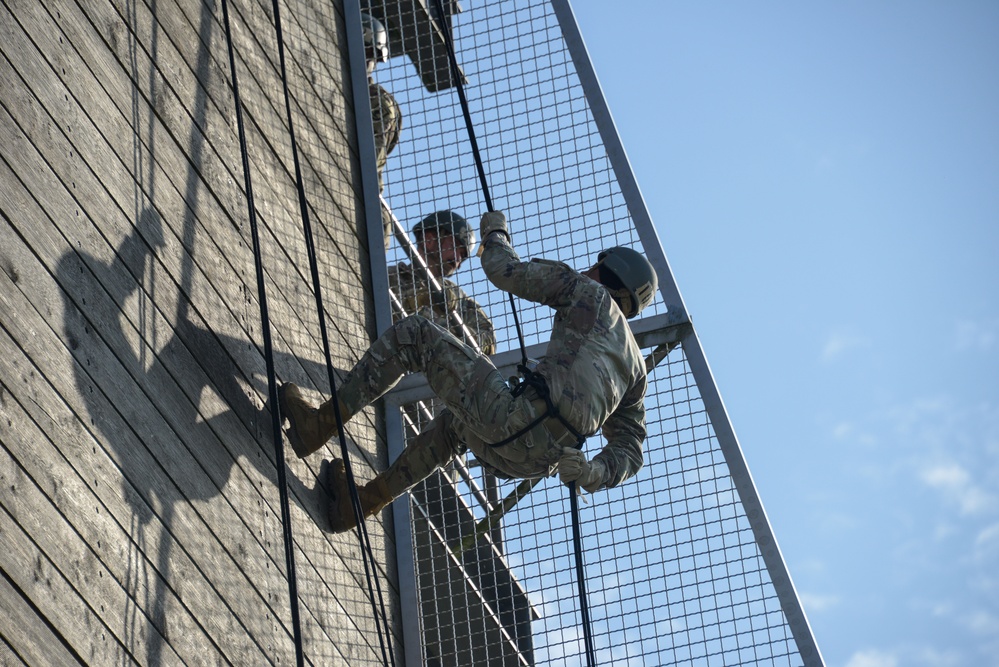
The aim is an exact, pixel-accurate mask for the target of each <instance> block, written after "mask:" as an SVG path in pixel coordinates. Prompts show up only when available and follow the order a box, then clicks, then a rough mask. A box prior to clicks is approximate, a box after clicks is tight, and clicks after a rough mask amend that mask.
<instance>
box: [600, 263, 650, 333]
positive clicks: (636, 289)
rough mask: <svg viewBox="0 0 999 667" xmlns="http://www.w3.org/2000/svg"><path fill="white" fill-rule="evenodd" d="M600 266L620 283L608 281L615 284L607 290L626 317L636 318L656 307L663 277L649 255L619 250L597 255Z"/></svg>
mask: <svg viewBox="0 0 999 667" xmlns="http://www.w3.org/2000/svg"><path fill="white" fill-rule="evenodd" d="M597 264H598V265H600V266H601V267H602V268H603V269H604V270H606V271H608V272H610V273H611V274H613V276H614V278H616V279H617V280H616V281H615V280H609V281H607V282H610V283H612V284H609V285H606V287H607V289H608V290H610V293H611V295H612V296H613V297H614V300H615V301H616V302H617V304H618V306H620V307H621V311H622V312H623V313H624V316H625V317H627V318H628V319H631V318H632V317H635V316H636V315H638V314H639V313H640V312H642V311H643V310H645V307H646V306H648V305H649V304H650V303H652V299H654V298H655V296H656V290H657V289H659V277H658V276H657V275H656V270H655V269H653V268H652V264H650V263H649V260H647V259H646V258H645V255H643V254H642V253H640V252H637V251H635V250H632V249H631V248H625V247H624V246H616V247H614V248H608V249H607V250H604V251H603V252H601V253H600V254H599V255H597ZM625 297H627V298H625Z"/></svg>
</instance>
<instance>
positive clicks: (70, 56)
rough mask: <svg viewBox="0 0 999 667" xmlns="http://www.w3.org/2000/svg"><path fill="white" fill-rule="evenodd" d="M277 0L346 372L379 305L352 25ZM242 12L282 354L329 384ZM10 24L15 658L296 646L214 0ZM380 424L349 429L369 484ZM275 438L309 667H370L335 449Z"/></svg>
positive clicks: (239, 36) (1, 254) (69, 6)
mask: <svg viewBox="0 0 999 667" xmlns="http://www.w3.org/2000/svg"><path fill="white" fill-rule="evenodd" d="M281 12H282V22H283V24H284V33H285V41H286V44H287V46H288V54H287V57H288V68H289V76H290V85H291V90H292V95H293V97H294V100H295V107H294V109H293V118H294V123H295V130H296V133H297V135H298V139H299V147H300V150H301V159H302V161H303V167H304V179H305V183H306V191H307V196H308V198H309V201H310V205H311V211H312V222H313V225H314V226H315V227H316V230H317V237H318V240H317V243H318V254H319V263H320V271H321V274H322V279H323V287H324V297H325V305H326V308H327V310H328V314H329V326H330V337H331V343H332V347H333V357H334V365H335V366H337V367H339V368H347V367H349V366H350V365H351V364H352V363H353V362H354V361H355V360H356V359H357V358H358V357H359V355H360V354H361V353H362V352H363V351H364V349H365V348H366V347H367V344H368V341H369V340H370V339H371V336H372V335H373V333H374V322H373V316H372V315H371V312H372V309H371V303H372V295H371V289H370V280H369V263H368V256H367V249H366V234H365V233H364V231H363V229H364V223H363V217H364V215H363V213H364V212H363V209H362V206H361V199H360V195H359V190H360V187H359V183H360V176H359V161H358V157H357V150H356V144H357V142H356V133H355V125H354V118H353V113H352V104H353V101H352V99H351V96H350V85H349V76H348V71H349V68H348V65H347V56H346V38H345V32H344V19H343V15H342V11H341V5H340V2H332V3H331V2H327V1H326V0H287V1H286V2H285V3H284V4H282V5H281ZM230 16H231V18H232V22H233V23H232V27H233V39H234V43H235V48H236V50H237V59H238V65H237V67H238V76H239V84H240V89H241V90H240V92H241V94H242V98H243V105H244V109H245V120H246V123H247V133H248V144H249V151H250V155H251V174H252V178H253V189H254V200H255V203H256V207H257V212H258V216H259V223H260V225H261V243H262V256H263V261H264V265H265V270H266V287H267V298H268V304H269V308H270V315H271V326H272V335H273V340H274V345H275V354H276V361H275V363H276V368H277V374H278V377H279V378H280V379H281V380H293V381H295V382H298V383H300V384H304V385H306V386H309V387H322V388H323V392H324V393H328V389H327V382H326V379H325V378H326V371H325V366H324V363H322V361H321V360H322V358H323V357H322V353H321V348H320V342H319V341H320V337H319V328H318V321H317V317H316V315H315V312H316V311H315V305H314V300H313V296H312V290H311V283H310V280H309V270H308V263H307V258H306V251H305V245H304V241H303V234H302V227H301V218H300V214H299V208H298V204H297V201H298V200H297V196H296V193H295V187H294V171H293V162H292V156H291V151H290V142H289V138H288V136H289V135H288V122H287V118H286V115H285V111H284V110H285V107H284V101H283V97H282V93H281V82H280V78H279V74H278V72H279V70H278V52H277V46H276V37H275V30H274V23H273V17H272V7H271V4H270V0H231V4H230ZM0 30H2V35H0V52H2V60H0V103H2V108H0V147H2V158H3V159H2V161H0V269H2V270H0V441H2V449H0V489H2V490H0V498H2V511H0V573H2V577H0V640H2V641H0V664H4V665H6V664H28V665H46V664H51V665H66V664H74V663H77V662H79V663H84V664H93V665H114V664H131V663H133V662H134V663H139V664H149V665H160V664H192V665H193V664H197V665H205V664H235V665H263V664H293V663H294V660H295V649H294V644H293V641H292V627H291V620H290V618H291V611H290V610H291V601H290V600H289V593H288V580H287V576H286V567H285V556H284V547H283V541H282V539H283V538H282V526H281V520H280V506H279V489H278V487H277V468H276V465H275V454H274V444H273V442H272V434H271V432H270V428H271V426H270V417H269V413H268V412H267V409H266V406H265V404H266V402H267V379H266V376H265V370H264V369H265V361H264V358H263V343H262V334H261V318H260V306H259V300H258V296H257V286H256V278H255V272H254V267H253V254H252V243H251V236H250V227H249V224H248V216H247V201H246V195H245V191H244V184H243V183H244V182H243V170H242V163H241V157H240V147H239V143H238V140H237V134H236V121H235V113H234V103H233V95H232V88H231V85H230V80H231V77H230V74H229V64H228V59H227V54H226V40H225V32H224V28H223V25H222V7H221V0H204V1H199V0H45V1H42V0H3V3H2V5H0ZM313 396H314V397H316V398H318V397H319V394H318V393H316V392H313ZM376 423H378V422H377V420H376V415H375V413H374V411H373V410H370V409H369V411H368V412H366V413H365V414H363V415H361V416H359V417H358V418H357V419H355V420H354V421H353V422H351V425H350V431H349V434H350V440H351V445H352V447H354V453H355V454H356V456H355V459H354V460H355V462H356V463H355V468H356V469H358V470H357V472H358V474H359V475H360V476H361V477H362V478H367V477H370V476H371V475H373V470H374V469H378V468H381V467H383V466H384V463H385V461H384V458H385V454H384V446H383V440H382V438H381V436H380V433H379V432H378V429H377V428H376ZM329 451H332V450H328V451H327V452H326V456H327V457H328V456H329V455H330V454H329ZM286 458H287V459H288V479H289V489H290V493H291V517H292V531H293V534H294V538H295V560H296V565H297V574H298V588H299V593H300V610H301V619H302V630H303V635H304V643H305V655H306V659H307V662H308V663H309V664H315V665H336V664H345V665H356V664H363V663H365V662H369V663H374V664H380V663H381V657H380V652H379V648H378V638H377V634H376V632H375V630H374V621H373V617H372V612H371V609H370V606H369V604H368V602H367V600H366V589H365V584H364V576H363V568H362V565H361V560H360V558H361V555H360V551H359V548H358V546H357V544H356V538H355V537H354V535H353V534H348V535H343V536H330V535H328V534H326V533H325V532H324V531H323V530H322V526H323V525H325V511H324V506H323V504H324V499H325V496H324V493H323V490H322V488H321V486H319V485H317V480H316V478H317V474H318V471H319V469H320V463H321V460H322V458H323V457H322V456H320V455H319V454H317V455H314V456H313V457H310V459H308V460H305V461H299V460H297V459H294V457H293V455H292V454H291V452H290V448H289V449H288V455H287V456H286ZM362 481H363V480H362ZM370 528H371V531H372V539H373V540H374V542H375V549H376V556H377V557H378V558H379V561H380V563H381V569H380V571H379V576H381V577H382V588H383V590H385V591H386V593H387V595H388V600H387V602H388V603H389V606H390V609H391V610H392V613H391V616H392V618H391V623H392V627H393V631H394V637H393V645H394V646H396V647H397V648H401V636H400V633H401V630H400V629H399V619H398V616H399V613H398V592H397V584H396V580H395V574H394V561H393V559H392V557H391V554H392V553H393V545H392V544H391V543H390V541H389V540H390V535H391V531H387V529H386V528H387V527H386V526H385V525H383V524H382V523H378V522H370Z"/></svg>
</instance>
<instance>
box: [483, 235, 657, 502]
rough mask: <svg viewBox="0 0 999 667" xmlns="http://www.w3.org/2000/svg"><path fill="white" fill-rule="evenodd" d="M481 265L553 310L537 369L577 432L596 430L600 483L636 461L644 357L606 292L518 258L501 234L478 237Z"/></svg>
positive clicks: (626, 473) (556, 267) (623, 475)
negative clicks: (603, 469)
mask: <svg viewBox="0 0 999 667" xmlns="http://www.w3.org/2000/svg"><path fill="white" fill-rule="evenodd" d="M483 246H484V250H483V253H482V268H483V270H484V271H485V273H486V276H487V277H488V278H489V280H490V281H491V282H492V283H493V284H494V285H496V286H497V287H498V288H500V289H502V290H504V291H506V292H510V293H512V294H515V295H516V296H519V297H520V298H522V299H527V300H528V301H534V302H536V303H542V304H545V305H546V306H550V307H551V308H553V309H554V310H555V317H554V321H553V322H552V334H551V340H550V341H549V343H548V351H547V353H546V354H545V358H544V360H542V361H541V363H540V364H538V367H537V372H538V373H540V374H541V375H542V376H544V378H545V380H546V381H547V383H548V389H549V391H550V392H551V396H552V399H553V400H554V401H555V402H556V404H557V405H558V409H559V412H560V413H561V415H562V416H563V417H565V418H566V420H567V421H568V422H569V423H570V424H572V426H573V427H574V428H575V429H576V430H578V431H579V432H580V433H583V434H593V433H596V432H597V431H598V430H601V431H602V433H603V436H604V438H605V439H606V440H607V444H606V445H605V446H604V447H603V449H602V450H601V451H600V452H599V453H598V454H597V455H596V456H595V457H594V458H595V459H599V460H600V461H601V462H602V463H604V464H605V465H606V466H607V471H608V472H607V479H606V480H605V486H617V485H618V484H620V483H621V482H623V481H624V480H626V479H628V478H629V477H631V476H632V475H634V474H635V473H637V472H638V471H639V470H640V469H641V467H642V443H643V442H644V441H645V434H646V432H645V389H646V374H645V362H644V360H643V358H642V353H641V350H640V349H639V348H638V344H637V343H636V342H635V337H634V335H632V333H631V327H629V326H628V321H627V320H626V319H625V317H624V314H623V313H622V312H621V309H620V308H618V306H617V304H615V303H614V301H613V300H612V299H611V295H610V292H608V291H607V289H606V288H605V287H604V286H603V285H601V284H600V283H597V282H595V281H593V280H590V279H589V278H587V277H586V276H584V275H582V274H580V273H578V272H576V271H574V270H573V269H571V268H570V267H568V266H566V265H565V264H562V263H560V262H552V261H548V260H541V259H534V260H531V261H530V262H521V261H520V258H519V257H518V256H517V253H516V252H515V251H514V249H513V248H512V247H511V246H510V244H509V242H508V241H507V239H506V238H504V237H503V236H502V235H501V234H492V235H491V236H490V237H489V238H488V239H486V240H484V243H483Z"/></svg>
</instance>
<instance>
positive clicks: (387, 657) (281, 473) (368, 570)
mask: <svg viewBox="0 0 999 667" xmlns="http://www.w3.org/2000/svg"><path fill="white" fill-rule="evenodd" d="M273 11H274V24H275V30H276V33H277V43H278V52H279V59H280V65H281V80H282V84H283V88H284V100H285V111H286V114H287V117H288V130H289V135H290V141H291V148H292V155H293V159H294V164H295V182H296V187H297V190H298V199H299V207H300V209H301V213H302V225H303V228H304V234H305V238H306V248H307V250H308V255H309V266H310V270H311V274H312V282H313V290H314V293H315V296H316V308H317V310H318V312H319V323H320V330H321V334H322V341H323V351H324V353H325V356H326V369H327V374H328V376H329V383H330V389H331V391H332V394H333V403H334V405H336V406H337V407H336V410H335V413H336V422H337V428H338V430H339V435H340V447H341V452H342V456H343V460H344V466H345V468H346V473H347V481H348V487H349V489H350V495H351V500H352V504H353V507H354V513H355V519H356V521H357V525H358V535H359V539H360V541H361V550H362V551H363V552H364V553H365V558H364V559H363V561H364V570H365V576H366V578H367V583H368V591H369V597H370V600H371V604H372V607H373V609H374V615H375V622H376V626H377V628H378V639H379V643H380V646H381V652H382V659H383V661H384V663H385V665H390V664H391V665H395V654H394V653H393V652H392V651H391V650H389V647H388V645H387V642H388V637H389V636H390V630H389V626H388V614H387V612H386V609H385V603H384V598H383V596H382V592H381V586H380V584H379V582H378V578H377V576H374V573H375V572H376V567H377V563H376V561H375V558H374V552H373V549H372V547H371V542H370V538H369V537H368V533H367V530H366V527H365V523H364V517H363V516H362V511H361V507H360V501H359V498H358V492H357V485H356V483H355V481H354V476H353V473H352V471H351V467H350V459H349V457H348V451H347V441H346V436H345V434H344V428H343V417H342V415H341V414H340V410H339V404H338V401H337V400H336V398H337V396H336V384H335V381H334V375H333V363H332V357H331V354H330V346H329V335H328V332H327V328H326V316H325V309H324V308H323V302H322V290H321V286H320V282H319V269H318V262H317V260H316V250H315V243H314V239H313V233H312V225H311V222H310V220H309V214H308V210H309V208H308V202H307V200H306V196H305V186H304V183H303V179H302V173H301V166H300V163H299V156H298V145H297V142H296V140H295V131H294V122H293V117H292V111H291V96H290V93H289V90H288V77H287V70H286V65H285V51H284V37H283V33H282V29H281V16H280V10H279V6H278V0H274V3H273ZM222 14H223V20H224V24H225V33H226V42H227V47H228V52H229V67H230V71H231V76H232V88H233V98H234V103H235V107H236V125H237V129H238V134H239V144H240V152H241V157H242V162H243V175H244V182H245V188H246V196H247V208H248V217H249V222H250V229H251V232H252V237H253V255H254V265H255V268H256V277H257V290H258V294H259V299H260V315H261V321H262V326H261V328H262V330H263V337H264V356H265V358H266V365H267V384H268V397H269V403H270V406H271V421H272V427H273V432H274V448H275V457H276V462H275V463H276V466H277V473H278V487H279V490H280V500H281V522H282V532H283V535H284V547H285V560H286V564H287V569H288V588H289V596H290V598H291V617H292V631H293V638H294V641H295V659H296V664H297V665H298V666H299V667H302V666H303V665H304V664H305V657H304V651H303V644H302V631H301V621H300V617H299V608H298V583H297V575H296V571H295V560H294V540H293V537H292V533H291V515H290V503H289V499H288V484H287V476H286V466H285V461H284V438H283V434H282V432H281V421H282V419H283V418H282V415H281V410H280V402H279V400H278V392H277V381H276V374H275V371H274V354H273V346H272V343H271V335H270V316H269V311H268V308H267V294H266V288H265V285H264V274H263V262H262V259H261V251H260V240H259V233H258V229H257V218H256V207H255V205H254V198H253V188H252V181H251V177H250V161H249V151H248V148H247V142H246V133H245V129H244V124H243V114H242V102H241V100H240V95H239V84H238V80H237V76H236V59H235V52H234V49H233V44H232V31H231V28H230V22H229V7H228V1H227V0H222ZM376 598H377V599H376ZM379 607H380V608H379ZM379 612H380V613H379Z"/></svg>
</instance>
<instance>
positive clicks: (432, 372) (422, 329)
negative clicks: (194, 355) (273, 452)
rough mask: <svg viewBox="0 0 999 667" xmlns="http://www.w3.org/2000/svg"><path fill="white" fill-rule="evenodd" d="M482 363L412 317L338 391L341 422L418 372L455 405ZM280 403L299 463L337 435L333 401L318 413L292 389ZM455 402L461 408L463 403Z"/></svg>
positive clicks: (385, 336)
mask: <svg viewBox="0 0 999 667" xmlns="http://www.w3.org/2000/svg"><path fill="white" fill-rule="evenodd" d="M478 358H479V357H478V354H477V353H476V352H475V351H474V350H472V349H471V348H470V347H468V346H467V345H465V344H464V343H462V342H461V341H459V340H458V339H457V338H455V337H454V336H453V335H451V333H449V332H448V331H446V330H445V329H442V328H441V327H439V326H437V325H436V324H434V323H433V322H431V321H430V320H428V319H426V318H423V317H420V316H418V315H411V316H409V317H407V318H405V319H402V320H400V321H399V322H396V323H395V324H394V325H392V326H391V327H390V328H389V329H388V330H386V331H385V333H383V334H382V335H381V336H380V337H379V338H378V340H376V341H375V342H374V343H372V345H371V347H370V348H369V349H368V351H367V352H365V353H364V355H363V356H362V357H361V359H360V361H358V362H357V364H355V365H354V368H353V369H352V370H351V371H350V373H348V374H347V377H346V378H344V381H343V384H342V385H340V387H339V389H338V390H337V399H338V401H339V408H340V416H341V418H342V419H343V421H344V423H346V422H347V421H349V420H350V418H351V417H353V416H354V415H356V414H357V413H358V412H360V411H361V410H363V409H364V408H365V406H367V405H370V404H371V403H372V402H374V401H375V400H377V399H378V398H380V397H381V396H382V395H384V394H385V393H386V392H387V391H388V390H390V389H391V388H392V387H394V386H395V385H396V383H398V382H399V380H400V379H401V378H402V376H403V375H405V374H406V373H409V372H415V371H423V372H424V373H426V375H427V380H428V381H429V382H430V386H431V387H432V388H433V389H434V391H435V392H437V393H438V394H439V395H441V397H442V398H443V399H444V401H445V403H446V404H448V405H450V404H451V401H450V400H448V396H452V397H455V396H458V397H460V395H461V393H462V392H463V390H464V385H465V383H466V380H467V378H468V377H469V376H470V375H471V373H472V370H473V368H474V367H475V363H476V361H477V360H478ZM486 361H487V363H488V359H487V360H486ZM445 394H446V395H445ZM280 398H281V411H282V414H283V415H284V416H285V417H287V418H288V421H289V422H290V423H291V428H289V429H288V436H289V439H290V440H291V443H292V446H293V448H294V450H295V453H296V454H297V455H298V456H299V457H304V456H308V455H309V454H311V453H312V452H315V451H317V450H318V449H319V448H321V447H322V446H323V445H324V444H325V443H326V441H327V440H328V439H329V438H330V437H331V436H332V435H333V433H334V432H335V431H336V412H335V410H336V406H335V405H334V404H333V400H332V399H330V400H328V401H326V402H325V403H323V404H322V405H321V406H320V407H319V409H316V408H313V407H312V406H311V405H309V404H308V402H307V401H305V399H304V398H303V397H302V395H301V392H300V391H299V390H298V387H296V386H295V385H294V384H291V383H287V384H285V385H283V386H282V387H281V394H280ZM456 400H458V402H459V404H460V399H456Z"/></svg>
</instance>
